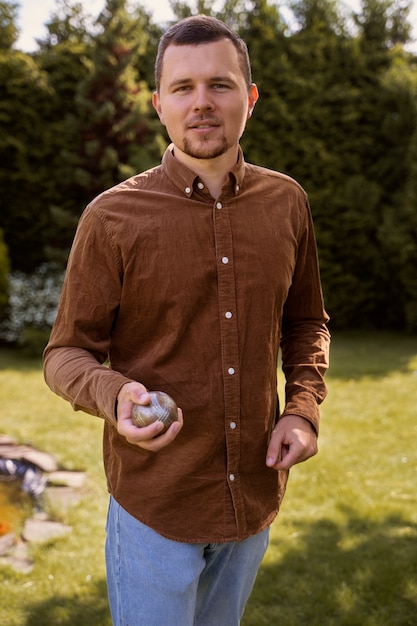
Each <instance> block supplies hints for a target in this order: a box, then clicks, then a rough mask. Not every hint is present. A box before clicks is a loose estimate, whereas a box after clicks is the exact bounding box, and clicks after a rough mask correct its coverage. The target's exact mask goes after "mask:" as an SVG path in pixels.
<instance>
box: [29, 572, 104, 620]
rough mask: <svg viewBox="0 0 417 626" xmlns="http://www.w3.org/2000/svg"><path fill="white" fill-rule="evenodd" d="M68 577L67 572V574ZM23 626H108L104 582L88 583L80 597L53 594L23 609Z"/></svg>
mask: <svg viewBox="0 0 417 626" xmlns="http://www.w3.org/2000/svg"><path fill="white" fill-rule="evenodd" d="M68 574H69V575H71V574H70V572H69V573H68ZM27 612H28V618H27V620H26V622H25V626H111V624H112V622H111V618H110V611H109V608H108V602H107V586H106V581H105V580H99V581H97V582H96V583H91V587H89V588H88V590H87V591H86V592H85V594H83V595H82V596H80V595H78V594H77V595H75V596H73V597H72V596H59V595H56V594H55V595H54V596H53V597H51V598H49V599H48V600H46V601H44V602H39V603H33V604H32V605H29V606H28V607H27Z"/></svg>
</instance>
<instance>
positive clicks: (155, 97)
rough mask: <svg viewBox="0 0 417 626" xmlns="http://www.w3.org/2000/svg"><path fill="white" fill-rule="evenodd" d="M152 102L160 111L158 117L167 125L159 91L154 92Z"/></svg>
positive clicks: (156, 109) (157, 110)
mask: <svg viewBox="0 0 417 626" xmlns="http://www.w3.org/2000/svg"><path fill="white" fill-rule="evenodd" d="M152 104H153V108H154V109H155V111H156V112H157V113H158V117H159V119H160V121H161V124H163V125H164V126H165V122H164V116H163V115H162V108H161V101H160V98H159V93H158V92H157V91H154V92H153V94H152Z"/></svg>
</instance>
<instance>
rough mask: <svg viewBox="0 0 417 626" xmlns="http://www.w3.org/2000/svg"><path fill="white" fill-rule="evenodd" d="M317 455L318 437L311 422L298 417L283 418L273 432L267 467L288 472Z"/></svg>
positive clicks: (267, 455)
mask: <svg viewBox="0 0 417 626" xmlns="http://www.w3.org/2000/svg"><path fill="white" fill-rule="evenodd" d="M316 453H317V436H316V433H315V432H314V430H313V428H312V426H311V424H310V422H308V421H307V420H306V419H304V418H303V417H300V416H297V415H288V416H285V417H284V418H282V420H280V421H279V422H278V424H277V426H276V427H275V429H274V430H273V432H272V436H271V441H270V443H269V446H268V450H267V454H266V465H267V466H268V467H271V468H273V469H276V470H288V469H290V468H291V467H292V466H293V465H296V464H297V463H301V462H302V461H306V460H307V459H309V458H310V457H312V456H314V455H315V454H316Z"/></svg>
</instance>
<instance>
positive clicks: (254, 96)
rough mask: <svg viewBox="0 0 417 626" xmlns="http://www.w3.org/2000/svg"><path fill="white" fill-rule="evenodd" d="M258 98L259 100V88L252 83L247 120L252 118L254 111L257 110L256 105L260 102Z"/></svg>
mask: <svg viewBox="0 0 417 626" xmlns="http://www.w3.org/2000/svg"><path fill="white" fill-rule="evenodd" d="M258 98H259V91H258V88H257V86H256V85H255V83H251V85H250V86H249V92H248V114H247V118H246V119H249V118H250V117H251V116H252V113H253V109H254V108H255V104H256V103H257V102H258Z"/></svg>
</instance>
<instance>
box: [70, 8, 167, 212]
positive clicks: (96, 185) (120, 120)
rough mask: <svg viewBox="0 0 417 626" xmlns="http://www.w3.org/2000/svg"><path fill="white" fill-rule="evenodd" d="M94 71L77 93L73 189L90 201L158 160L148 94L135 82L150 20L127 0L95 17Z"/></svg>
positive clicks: (158, 153)
mask: <svg viewBox="0 0 417 626" xmlns="http://www.w3.org/2000/svg"><path fill="white" fill-rule="evenodd" d="M97 24H98V26H100V27H101V32H100V33H99V34H98V35H97V36H96V37H95V41H94V50H93V56H92V60H93V66H92V71H91V72H90V73H89V75H88V76H87V77H86V78H85V79H84V80H83V81H82V82H81V83H80V85H79V88H78V93H77V100H76V105H77V118H78V119H77V123H76V124H75V128H74V133H77V134H78V136H79V138H80V143H79V153H78V158H77V167H76V169H75V179H74V184H75V186H77V187H78V188H79V189H80V190H81V192H82V194H83V196H84V200H85V201H86V202H88V201H89V200H90V199H91V198H92V197H93V196H95V195H96V194H97V193H100V192H101V191H103V190H104V189H106V188H108V187H110V186H112V185H114V184H116V183H117V182H119V181H121V180H123V179H125V178H127V177H128V176H131V175H133V174H134V173H136V172H137V171H142V170H144V169H146V168H147V167H150V166H152V165H154V164H155V163H156V162H158V161H159V159H160V156H161V150H162V146H161V144H160V143H159V144H158V137H157V136H156V133H155V129H154V127H153V124H155V118H154V116H153V114H152V113H151V108H150V102H151V94H150V91H149V88H148V86H147V84H146V83H145V82H144V81H141V80H140V79H139V77H138V72H137V69H136V68H138V67H140V59H141V57H142V55H145V54H146V52H147V45H148V36H147V29H148V26H149V16H148V15H147V14H146V12H145V11H144V10H143V9H141V8H138V9H136V10H130V9H129V7H128V6H127V3H126V0H107V3H106V6H105V8H104V10H103V12H102V13H101V15H100V16H99V18H98V23H97Z"/></svg>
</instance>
